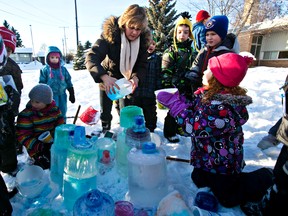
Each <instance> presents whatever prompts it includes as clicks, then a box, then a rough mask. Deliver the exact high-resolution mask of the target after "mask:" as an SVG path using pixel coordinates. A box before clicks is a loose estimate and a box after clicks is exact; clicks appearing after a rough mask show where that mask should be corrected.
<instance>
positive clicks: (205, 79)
mask: <svg viewBox="0 0 288 216" xmlns="http://www.w3.org/2000/svg"><path fill="white" fill-rule="evenodd" d="M212 75H213V74H212V72H211V70H210V68H209V67H208V68H207V70H205V71H204V72H203V77H202V84H203V85H205V86H208V85H209V83H208V80H210V79H211V77H212Z"/></svg>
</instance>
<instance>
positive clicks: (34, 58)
mask: <svg viewBox="0 0 288 216" xmlns="http://www.w3.org/2000/svg"><path fill="white" fill-rule="evenodd" d="M29 26H30V32H31V41H32V50H33V61H34V62H35V64H36V61H35V60H36V57H35V49H34V42H33V34H32V26H31V25H29Z"/></svg>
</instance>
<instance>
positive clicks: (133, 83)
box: [129, 76, 139, 93]
mask: <svg viewBox="0 0 288 216" xmlns="http://www.w3.org/2000/svg"><path fill="white" fill-rule="evenodd" d="M129 81H130V82H131V83H132V93H133V92H134V91H135V89H136V88H137V87H138V83H139V79H138V77H137V76H134V77H133V78H132V79H130V80H129Z"/></svg>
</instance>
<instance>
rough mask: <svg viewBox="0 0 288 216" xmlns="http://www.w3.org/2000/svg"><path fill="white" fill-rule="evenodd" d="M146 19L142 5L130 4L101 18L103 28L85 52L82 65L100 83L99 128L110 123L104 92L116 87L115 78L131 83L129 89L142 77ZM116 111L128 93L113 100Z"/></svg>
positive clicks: (147, 34)
mask: <svg viewBox="0 0 288 216" xmlns="http://www.w3.org/2000/svg"><path fill="white" fill-rule="evenodd" d="M147 26H148V20H147V17H146V12H145V9H144V8H143V7H140V6H139V5H137V4H134V5H130V6H129V7H128V8H127V9H126V10H125V11H124V13H123V14H122V15H121V16H120V17H115V16H111V17H109V18H108V19H106V20H105V21H104V24H103V32H102V34H101V36H100V38H99V39H98V40H97V41H96V42H95V44H94V45H93V46H92V48H91V50H90V51H89V52H88V54H87V56H86V67H87V69H88V71H89V72H90V74H91V76H92V77H93V79H94V81H95V82H96V83H99V87H100V106H101V116H100V119H101V121H102V127H103V132H105V131H107V130H109V129H110V127H111V120H112V115H111V110H112V103H113V102H112V101H111V100H110V99H109V98H108V97H107V93H108V92H109V91H112V89H113V88H114V86H115V87H117V85H116V84H115V82H116V81H117V80H118V79H121V78H123V77H125V78H126V79H127V80H129V81H130V82H131V83H132V86H133V90H132V91H133V92H134V90H135V89H136V88H137V87H138V83H139V82H141V80H143V79H144V78H145V73H146V71H147V57H148V55H147V52H146V51H147V48H148V41H149V37H150V31H149V29H148V27H147ZM117 104H118V105H119V108H118V111H119V110H120V109H121V108H123V107H124V106H127V105H130V99H129V96H128V97H126V98H124V99H119V101H117Z"/></svg>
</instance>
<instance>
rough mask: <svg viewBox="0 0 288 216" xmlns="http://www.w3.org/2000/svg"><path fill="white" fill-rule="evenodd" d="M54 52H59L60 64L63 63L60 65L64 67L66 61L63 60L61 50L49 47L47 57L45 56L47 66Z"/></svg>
mask: <svg viewBox="0 0 288 216" xmlns="http://www.w3.org/2000/svg"><path fill="white" fill-rule="evenodd" d="M52 52H57V53H59V54H60V63H61V64H60V65H61V66H63V65H64V60H63V56H62V53H61V51H60V49H59V48H58V47H56V46H49V47H48V48H47V51H46V55H45V62H46V64H48V55H49V54H50V53H52Z"/></svg>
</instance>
